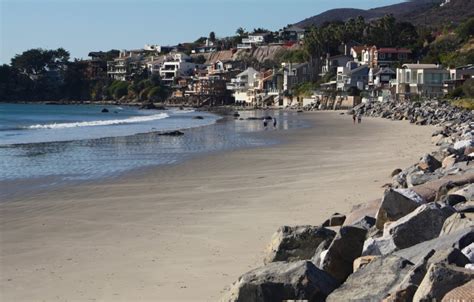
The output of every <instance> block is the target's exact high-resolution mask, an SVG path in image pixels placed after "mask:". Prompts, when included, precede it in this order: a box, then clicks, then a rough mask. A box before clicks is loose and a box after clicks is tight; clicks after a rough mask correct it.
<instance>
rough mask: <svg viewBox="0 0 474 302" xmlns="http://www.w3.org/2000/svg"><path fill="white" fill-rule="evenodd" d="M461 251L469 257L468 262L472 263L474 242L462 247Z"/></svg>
mask: <svg viewBox="0 0 474 302" xmlns="http://www.w3.org/2000/svg"><path fill="white" fill-rule="evenodd" d="M462 253H463V254H464V256H466V258H467V259H469V262H471V263H474V242H473V243H471V244H469V245H468V246H466V247H464V248H463V249H462Z"/></svg>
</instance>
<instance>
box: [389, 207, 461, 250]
mask: <svg viewBox="0 0 474 302" xmlns="http://www.w3.org/2000/svg"><path fill="white" fill-rule="evenodd" d="M453 213H454V209H452V208H451V209H447V208H446V209H445V208H443V207H442V206H441V205H439V204H437V203H430V204H424V205H421V206H420V207H418V208H417V209H415V210H414V211H413V212H411V213H409V214H407V215H406V216H404V217H402V218H400V219H398V220H397V221H395V222H393V223H391V224H390V225H389V226H388V227H387V230H386V231H387V233H388V234H390V236H391V237H392V239H393V242H394V244H395V246H396V247H397V249H404V248H407V247H410V246H413V245H415V244H418V243H420V242H423V241H427V240H430V239H433V238H435V237H437V236H438V235H439V233H440V231H441V228H442V227H443V223H444V221H445V220H446V218H448V216H449V215H450V214H453ZM384 233H385V231H384Z"/></svg>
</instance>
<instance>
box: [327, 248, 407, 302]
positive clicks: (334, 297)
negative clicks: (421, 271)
mask: <svg viewBox="0 0 474 302" xmlns="http://www.w3.org/2000/svg"><path fill="white" fill-rule="evenodd" d="M412 268H413V264H412V263H411V262H410V261H407V260H405V259H403V258H401V257H397V256H392V255H389V256H386V257H380V258H377V259H374V260H373V261H372V262H370V263H369V264H367V265H366V266H364V267H363V268H361V269H359V270H357V271H356V272H354V273H353V274H352V275H350V276H349V278H347V280H346V282H344V283H343V284H342V285H341V286H340V287H339V288H338V289H336V290H335V291H334V292H332V294H330V295H329V296H328V298H327V300H326V301H328V302H333V301H334V302H339V301H381V300H382V299H383V298H385V296H386V295H387V294H388V293H389V292H391V291H393V290H395V289H396V288H397V286H398V285H399V284H400V283H401V282H402V281H403V279H404V278H405V277H406V276H407V274H408V273H409V272H410V271H411V269H412Z"/></svg>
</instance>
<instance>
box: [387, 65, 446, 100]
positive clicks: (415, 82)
mask: <svg viewBox="0 0 474 302" xmlns="http://www.w3.org/2000/svg"><path fill="white" fill-rule="evenodd" d="M448 79H449V71H448V70H446V69H443V68H441V67H440V66H439V65H435V64H405V65H403V66H402V68H397V78H396V81H395V82H394V86H395V93H396V95H397V97H398V98H400V99H409V98H410V97H412V96H415V95H416V96H421V97H440V96H443V94H444V92H443V86H444V82H445V80H448Z"/></svg>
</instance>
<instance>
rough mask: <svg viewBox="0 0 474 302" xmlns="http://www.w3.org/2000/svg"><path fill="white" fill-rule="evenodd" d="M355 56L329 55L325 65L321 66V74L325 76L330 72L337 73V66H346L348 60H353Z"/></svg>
mask: <svg viewBox="0 0 474 302" xmlns="http://www.w3.org/2000/svg"><path fill="white" fill-rule="evenodd" d="M352 60H353V58H352V57H351V56H346V55H336V56H329V54H328V56H327V57H326V60H325V61H324V65H323V66H321V73H320V74H319V75H320V76H324V75H326V74H328V73H334V74H336V72H337V68H338V67H341V66H346V64H347V62H350V61H352Z"/></svg>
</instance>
